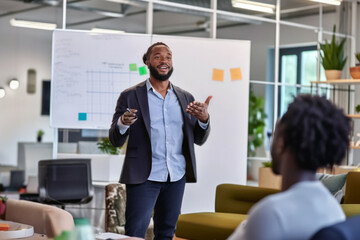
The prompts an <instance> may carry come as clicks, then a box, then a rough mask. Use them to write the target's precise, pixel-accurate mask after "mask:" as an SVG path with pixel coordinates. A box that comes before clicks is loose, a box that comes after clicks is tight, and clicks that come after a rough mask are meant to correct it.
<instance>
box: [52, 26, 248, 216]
mask: <svg viewBox="0 0 360 240" xmlns="http://www.w3.org/2000/svg"><path fill="white" fill-rule="evenodd" d="M53 41H54V43H53V44H54V45H53V79H52V82H51V84H52V93H51V95H52V102H51V126H53V127H58V128H102V129H108V128H109V127H110V124H111V118H112V115H113V113H114V109H115V105H116V100H117V98H118V96H119V94H120V92H121V91H122V90H123V89H125V88H127V87H129V86H132V85H134V84H135V83H137V82H140V81H143V80H145V79H146V78H147V77H148V76H147V75H140V73H139V72H134V73H132V74H129V70H128V66H129V64H131V63H136V64H137V66H138V67H139V66H140V67H141V66H143V65H144V64H143V63H142V56H143V54H144V53H145V52H146V50H147V48H148V47H149V46H150V44H151V43H153V42H158V41H162V42H165V43H166V44H167V45H168V46H169V47H170V49H171V50H172V53H173V66H174V73H173V75H172V76H171V78H170V80H171V82H172V83H173V84H175V85H176V86H179V87H181V88H183V89H185V90H187V91H189V92H190V93H192V94H193V95H194V97H195V99H196V100H198V101H204V100H205V99H206V97H207V96H209V95H212V96H213V99H212V100H211V102H210V106H209V112H210V119H211V132H210V136H209V138H208V140H207V142H206V143H205V144H204V145H203V146H200V147H198V146H196V148H195V151H196V158H197V174H198V182H197V183H195V184H187V185H186V188H185V194H184V200H183V206H182V213H187V212H196V211H213V210H214V199H215V188H216V186H217V185H218V184H220V183H236V184H245V183H246V165H247V164H246V163H247V157H246V156H247V126H248V100H249V69H250V65H249V64H250V41H239V40H219V39H216V40H215V39H205V38H189V37H174V36H156V35H153V36H148V35H127V34H125V35H98V34H97V35H93V34H91V33H89V32H75V31H63V30H61V31H55V32H54V39H53ZM107 63H111V64H107ZM117 66H119V67H117ZM112 67H114V68H112ZM115 67H116V68H115ZM238 68H240V69H241V75H242V76H241V80H234V81H233V80H231V76H232V75H231V72H230V70H231V69H238ZM214 69H215V70H218V71H220V72H222V73H223V75H222V77H223V79H222V80H223V81H215V80H213V78H214V76H213V73H214ZM100 70H101V71H103V72H101V74H98V76H101V78H99V77H98V76H93V77H92V78H89V77H87V75H86V71H100ZM109 72H111V73H113V72H118V73H114V74H112V75H111V77H109V76H108V75H107V74H109ZM120 72H121V73H120ZM90 80H91V81H94V82H96V81H98V82H97V83H98V84H99V85H98V86H97V88H95V89H97V90H98V92H101V94H100V93H96V91H95V92H92V91H89V86H88V85H89V81H90ZM109 82H110V83H109ZM100 83H101V84H100ZM115 83H116V84H118V85H116V86H115ZM112 84H113V85H112ZM90 89H92V88H91V87H90ZM109 93H111V94H109ZM94 98H98V100H97V101H95V100H94ZM89 99H90V100H91V99H93V100H92V102H91V101H90V100H89ZM89 101H90V102H89ZM87 107H91V108H92V109H96V108H99V113H101V114H99V115H96V117H95V115H94V116H93V117H92V118H90V117H88V118H87V120H86V121H84V120H81V121H80V120H78V113H79V112H85V113H86V111H88V110H87ZM89 112H90V113H91V111H89ZM90 115H91V114H89V115H88V116H90ZM119 176H120V170H119Z"/></svg>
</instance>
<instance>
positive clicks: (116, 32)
mask: <svg viewBox="0 0 360 240" xmlns="http://www.w3.org/2000/svg"><path fill="white" fill-rule="evenodd" d="M91 31H92V32H96V33H115V34H122V33H125V31H121V30H114V29H105V28H92V29H91Z"/></svg>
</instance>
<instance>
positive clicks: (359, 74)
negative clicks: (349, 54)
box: [350, 52, 360, 79]
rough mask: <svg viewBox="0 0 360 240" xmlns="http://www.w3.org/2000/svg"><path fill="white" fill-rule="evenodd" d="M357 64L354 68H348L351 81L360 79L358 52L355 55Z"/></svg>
mask: <svg viewBox="0 0 360 240" xmlns="http://www.w3.org/2000/svg"><path fill="white" fill-rule="evenodd" d="M355 57H356V59H357V60H358V63H357V64H356V66H355V67H351V68H350V75H351V77H352V78H353V79H360V52H359V53H356V54H355Z"/></svg>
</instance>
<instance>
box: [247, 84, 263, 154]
mask: <svg viewBox="0 0 360 240" xmlns="http://www.w3.org/2000/svg"><path fill="white" fill-rule="evenodd" d="M266 117H267V116H266V113H265V111H264V98H262V97H260V96H255V94H254V92H253V90H252V89H250V93H249V122H248V154H249V156H255V150H256V148H258V147H260V146H262V145H263V142H264V138H265V134H264V128H265V118H266Z"/></svg>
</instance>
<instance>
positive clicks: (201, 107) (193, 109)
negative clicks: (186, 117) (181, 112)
mask: <svg viewBox="0 0 360 240" xmlns="http://www.w3.org/2000/svg"><path fill="white" fill-rule="evenodd" d="M211 98H212V96H208V97H207V99H206V100H205V102H203V103H202V102H198V101H193V102H191V103H189V105H188V106H187V108H186V112H188V113H190V114H191V115H193V116H194V117H196V118H197V119H199V120H200V121H201V122H203V123H207V121H208V120H209V113H208V111H207V108H208V106H209V103H210V100H211Z"/></svg>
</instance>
